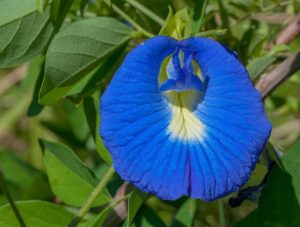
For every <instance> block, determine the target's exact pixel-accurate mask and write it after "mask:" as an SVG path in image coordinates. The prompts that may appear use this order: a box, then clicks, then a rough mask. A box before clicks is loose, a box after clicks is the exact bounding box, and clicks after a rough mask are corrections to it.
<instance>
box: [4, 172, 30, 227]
mask: <svg viewBox="0 0 300 227" xmlns="http://www.w3.org/2000/svg"><path fill="white" fill-rule="evenodd" d="M0 189H1V190H2V192H3V194H4V195H5V197H6V198H7V200H8V202H9V204H10V206H11V208H12V209H13V212H14V214H15V215H16V218H17V220H18V222H19V224H20V226H21V227H26V224H25V222H24V220H23V218H22V216H21V213H20V212H19V210H18V208H17V206H16V204H15V202H14V200H13V199H12V197H11V196H10V194H9V191H8V189H7V187H6V185H5V180H4V176H3V174H2V172H1V171H0Z"/></svg>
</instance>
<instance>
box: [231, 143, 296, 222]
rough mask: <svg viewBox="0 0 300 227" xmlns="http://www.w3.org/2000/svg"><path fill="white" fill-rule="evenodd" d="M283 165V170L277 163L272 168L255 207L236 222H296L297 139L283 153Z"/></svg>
mask: <svg viewBox="0 0 300 227" xmlns="http://www.w3.org/2000/svg"><path fill="white" fill-rule="evenodd" d="M282 165H283V168H284V170H283V169H281V168H280V167H279V166H275V167H274V169H272V172H271V174H270V176H269V178H268V181H267V184H266V186H265V188H264V190H263V192H262V194H261V196H260V199H259V203H258V208H257V209H256V210H255V211H254V212H252V213H251V214H250V215H248V216H247V217H246V218H245V219H246V220H241V221H240V222H239V223H238V224H237V225H236V226H239V227H241V226H264V227H268V226H270V227H273V226H298V225H299V223H300V216H299V213H300V141H299V142H298V143H297V144H296V145H295V146H294V147H293V148H292V149H290V150H289V152H288V153H287V154H286V155H284V156H283V157H282ZM286 211H287V212H286ZM243 223H244V224H243ZM245 223H246V224H245ZM250 223H251V224H250ZM247 224H249V225H247Z"/></svg>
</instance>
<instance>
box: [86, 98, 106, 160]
mask: <svg viewBox="0 0 300 227" xmlns="http://www.w3.org/2000/svg"><path fill="white" fill-rule="evenodd" d="M83 106H84V112H85V116H86V119H87V122H88V125H89V128H90V131H91V134H92V137H93V139H94V141H95V143H96V147H97V151H98V153H99V155H100V156H101V158H102V159H103V160H104V161H105V162H106V163H108V164H109V165H111V163H112V159H111V156H110V154H109V152H108V150H107V149H106V148H105V146H104V144H103V141H102V139H101V137H100V135H99V125H100V124H99V122H100V119H99V118H100V116H99V113H98V111H97V110H98V109H99V106H100V105H99V99H97V100H94V99H93V98H91V97H86V98H85V99H84V100H83Z"/></svg>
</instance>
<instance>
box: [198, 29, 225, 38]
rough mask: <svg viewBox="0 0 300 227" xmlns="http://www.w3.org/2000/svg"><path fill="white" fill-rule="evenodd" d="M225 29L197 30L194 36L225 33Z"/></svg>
mask: <svg viewBox="0 0 300 227" xmlns="http://www.w3.org/2000/svg"><path fill="white" fill-rule="evenodd" d="M227 31H228V30H227V29H219V30H208V31H204V32H199V33H197V34H195V36H200V37H209V36H221V35H225V34H226V32H227Z"/></svg>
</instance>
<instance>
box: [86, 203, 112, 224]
mask: <svg viewBox="0 0 300 227" xmlns="http://www.w3.org/2000/svg"><path fill="white" fill-rule="evenodd" d="M112 209H113V207H112V206H108V207H106V208H105V209H104V210H102V211H101V212H100V214H98V215H97V216H96V217H93V218H91V219H90V220H89V221H88V223H86V225H85V226H84V227H99V226H102V225H103V223H104V221H105V219H106V218H107V216H108V215H109V213H110V212H111V211H112Z"/></svg>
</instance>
